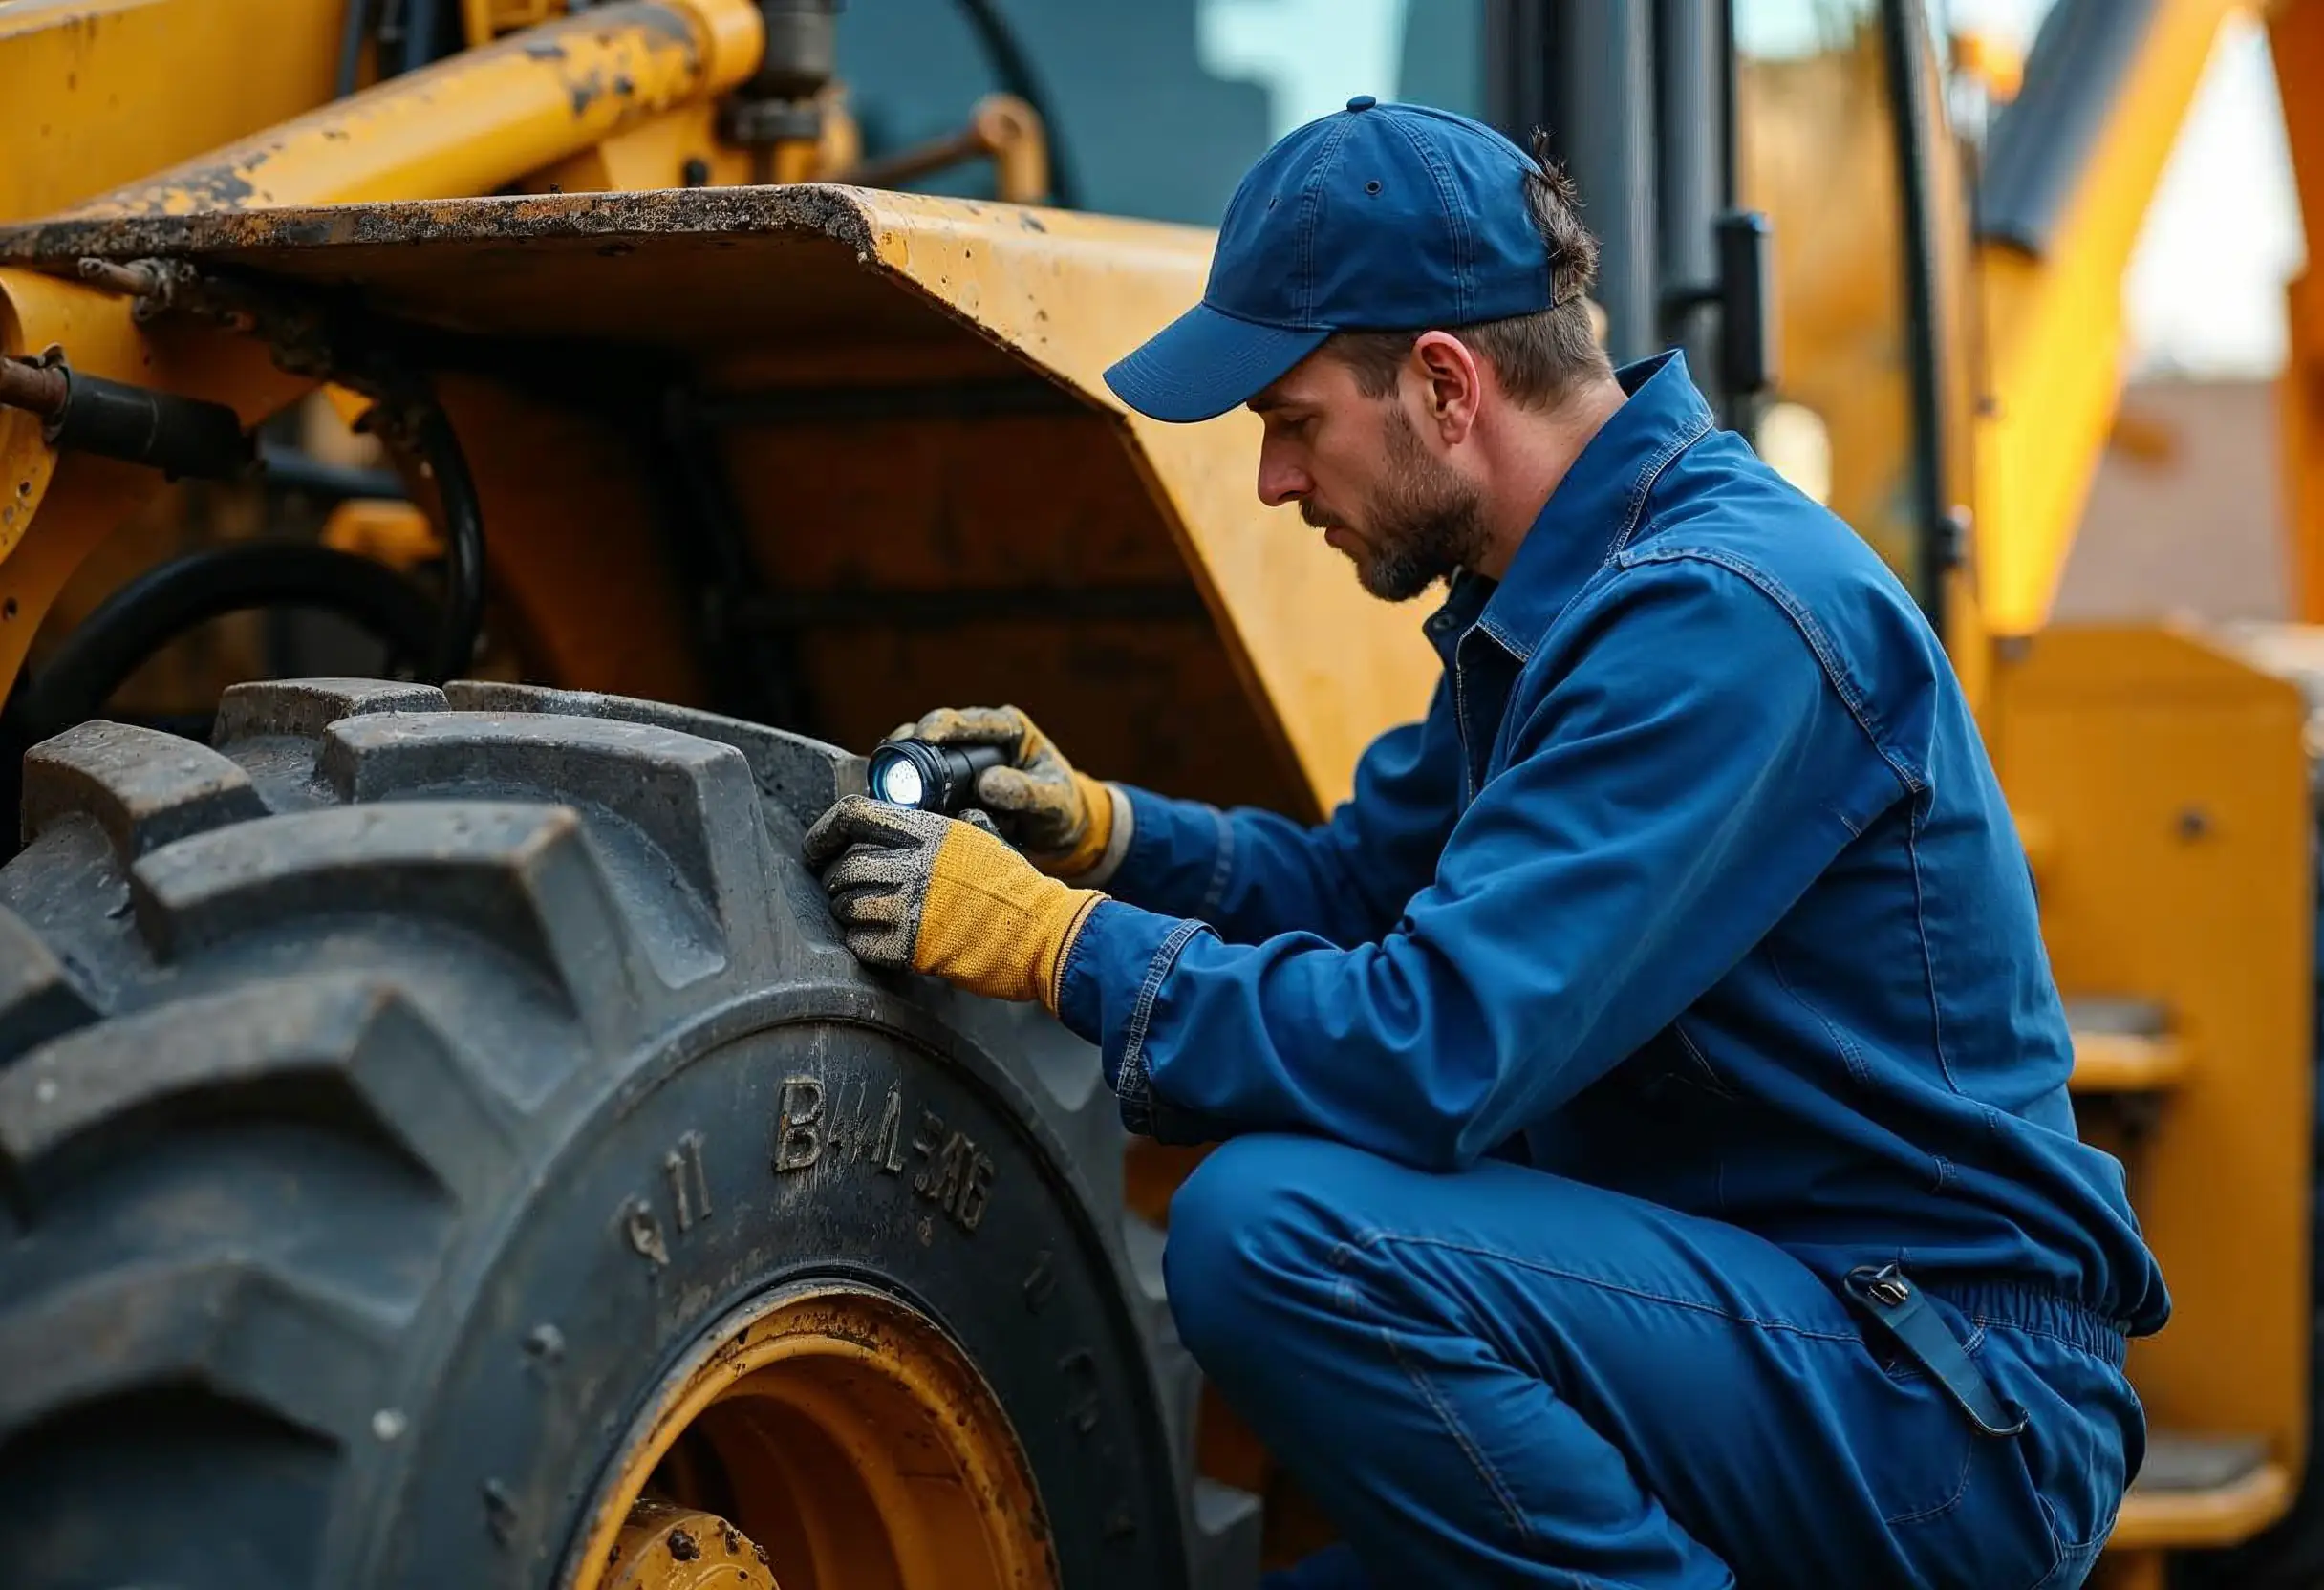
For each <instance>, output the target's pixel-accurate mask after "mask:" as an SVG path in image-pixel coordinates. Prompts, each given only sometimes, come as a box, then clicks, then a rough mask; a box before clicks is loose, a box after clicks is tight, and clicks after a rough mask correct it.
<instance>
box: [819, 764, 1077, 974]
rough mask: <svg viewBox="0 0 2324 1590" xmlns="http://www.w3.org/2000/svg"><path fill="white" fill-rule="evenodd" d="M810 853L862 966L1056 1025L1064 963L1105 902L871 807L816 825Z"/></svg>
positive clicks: (966, 839) (843, 804)
mask: <svg viewBox="0 0 2324 1590" xmlns="http://www.w3.org/2000/svg"><path fill="white" fill-rule="evenodd" d="M804 849H805V851H806V854H807V865H808V866H809V867H811V868H813V869H814V870H815V871H816V872H817V873H819V874H820V875H821V876H822V878H823V887H824V892H826V893H827V894H828V895H829V896H830V901H831V914H832V915H833V916H835V917H837V918H838V919H839V925H840V927H841V929H842V930H843V932H844V933H845V935H846V938H847V944H848V948H849V950H850V951H851V952H853V954H854V956H855V958H856V959H858V960H860V961H862V962H864V963H865V964H866V965H867V966H879V967H886V968H890V969H896V968H904V967H909V968H910V969H911V970H913V971H915V972H928V973H932V974H934V975H935V976H936V977H939V978H943V979H944V980H945V981H947V982H950V983H953V984H955V985H957V986H958V987H960V988H964V989H966V990H968V991H969V992H970V993H972V994H982V995H986V996H988V997H990V998H992V999H1039V1000H1040V1001H1041V1002H1042V1005H1043V1006H1044V1008H1045V1009H1046V1010H1047V1011H1048V1012H1049V1014H1050V1015H1052V1016H1054V1015H1056V1014H1057V1001H1058V993H1059V989H1058V984H1059V982H1060V981H1061V980H1062V979H1063V978H1064V976H1065V956H1066V953H1067V952H1068V951H1069V950H1071V949H1072V947H1073V939H1074V936H1075V935H1077V934H1079V933H1080V932H1081V929H1082V924H1083V923H1084V922H1085V921H1087V919H1088V916H1089V913H1090V912H1091V911H1092V910H1093V909H1095V908H1096V906H1097V903H1098V902H1099V901H1100V900H1102V899H1104V898H1105V896H1104V895H1103V894H1100V893H1099V892H1097V891H1096V890H1094V889H1072V888H1068V887H1067V886H1066V885H1065V884H1063V883H1060V882H1059V881H1058V880H1057V879H1055V878H1050V877H1044V876H1043V875H1042V874H1041V873H1040V872H1039V871H1037V870H1034V868H1033V866H1032V864H1031V863H1029V862H1028V861H1026V860H1025V858H1024V857H1023V856H1021V855H1019V854H1018V853H1017V852H1016V851H1015V850H1012V849H1009V848H1008V846H1007V845H1005V844H1003V843H1001V839H1000V838H999V836H998V835H996V834H993V833H990V832H988V831H986V830H985V829H983V828H980V827H977V826H976V825H974V824H971V823H964V822H961V821H959V820H958V819H957V818H952V817H945V816H941V815H939V814H938V813H936V812H933V811H920V810H916V809H915V808H913V807H911V806H890V805H888V804H887V803H886V802H884V801H874V800H872V799H871V797H869V796H866V795H848V796H843V797H842V798H841V799H840V800H839V802H838V803H837V804H836V805H834V806H832V807H831V808H830V810H828V811H827V812H825V813H824V814H823V815H822V816H821V817H819V818H817V819H816V820H815V826H814V827H811V828H809V829H808V830H807V841H806V844H805V846H804Z"/></svg>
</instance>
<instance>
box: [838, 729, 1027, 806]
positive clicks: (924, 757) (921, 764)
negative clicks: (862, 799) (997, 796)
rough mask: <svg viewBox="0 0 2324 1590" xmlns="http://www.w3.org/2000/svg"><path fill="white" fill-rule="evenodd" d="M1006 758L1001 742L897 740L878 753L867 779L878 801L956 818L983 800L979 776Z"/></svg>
mask: <svg viewBox="0 0 2324 1590" xmlns="http://www.w3.org/2000/svg"><path fill="white" fill-rule="evenodd" d="M1006 760H1007V758H1006V756H1005V755H1004V754H1003V753H1002V751H1001V747H1000V746H998V745H938V744H937V743H936V741H931V740H891V741H888V742H887V743H886V744H884V745H882V746H881V747H880V748H879V749H877V750H876V751H873V752H872V753H871V765H870V766H869V767H868V768H866V769H865V771H864V784H865V785H866V786H867V787H868V788H870V790H871V795H872V798H873V799H874V800H880V801H886V802H887V803H888V804H889V805H891V806H917V807H919V808H920V809H921V810H922V811H940V812H942V813H944V815H945V816H947V817H953V816H958V814H959V812H960V809H961V808H962V807H963V806H975V805H976V804H977V775H978V774H979V773H981V772H983V771H984V770H985V769H986V768H987V767H998V766H1000V765H1001V763H1003V762H1005V761H1006Z"/></svg>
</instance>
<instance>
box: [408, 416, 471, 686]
mask: <svg viewBox="0 0 2324 1590" xmlns="http://www.w3.org/2000/svg"><path fill="white" fill-rule="evenodd" d="M410 412H411V416H412V420H413V439H414V440H415V441H416V442H417V443H418V444H419V448H420V457H421V458H422V459H424V460H426V461H427V465H428V469H429V471H430V473H431V474H432V475H433V477H434V479H435V482H436V499H437V503H438V505H439V506H440V507H441V510H442V513H443V544H444V570H443V586H444V590H443V613H442V617H441V621H440V624H439V627H438V630H437V634H436V644H435V645H434V646H433V647H431V648H430V649H429V650H428V652H427V669H426V676H425V677H426V678H427V680H428V682H429V683H431V684H441V683H442V682H443V681H444V680H446V679H450V678H457V677H459V676H460V675H462V674H463V673H465V672H467V668H468V664H469V663H470V662H472V661H474V660H475V657H476V637H477V634H478V633H479V632H480V631H481V630H482V629H483V628H484V509H483V508H482V506H481V505H479V504H478V503H477V500H476V478H475V477H474V476H472V475H470V474H469V473H468V457H467V455H466V454H465V453H463V452H462V451H461V450H460V439H459V438H458V437H456V436H454V435H453V434H452V425H451V422H450V421H449V420H447V419H444V416H443V410H442V409H441V408H440V407H438V406H437V405H436V403H435V402H434V401H432V400H424V399H423V400H418V401H415V402H413V403H412V404H411V406H410Z"/></svg>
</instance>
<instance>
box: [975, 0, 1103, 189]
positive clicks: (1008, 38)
mask: <svg viewBox="0 0 2324 1590" xmlns="http://www.w3.org/2000/svg"><path fill="white" fill-rule="evenodd" d="M959 6H960V12H961V14H962V15H964V16H966V17H967V18H968V25H969V27H970V29H971V30H973V31H974V32H975V33H976V35H977V42H978V43H979V45H981V46H982V47H983V50H984V62H985V65H987V66H989V67H990V68H991V69H992V73H993V77H994V79H995V80H996V81H997V82H999V83H1000V85H1001V88H1002V89H1003V90H1005V91H1006V92H1008V93H1010V94H1014V95H1015V96H1017V97H1018V98H1020V99H1022V100H1023V101H1024V102H1025V103H1026V104H1028V105H1030V106H1032V107H1033V114H1034V115H1035V116H1038V117H1040V118H1041V125H1042V131H1043V133H1044V135H1045V136H1046V137H1047V139H1048V140H1049V198H1050V200H1051V201H1052V202H1053V203H1054V204H1056V205H1057V207H1058V208H1059V209H1061V210H1076V209H1079V208H1081V195H1080V191H1079V189H1078V188H1077V187H1076V186H1075V185H1074V182H1073V172H1072V170H1071V168H1070V167H1069V166H1068V165H1067V163H1066V161H1065V127H1064V126H1063V125H1062V124H1061V123H1060V122H1059V121H1058V119H1057V112H1056V110H1055V108H1054V107H1052V106H1051V105H1050V103H1049V97H1048V96H1047V95H1045V94H1044V93H1043V92H1042V91H1041V80H1040V79H1039V78H1037V77H1036V76H1034V75H1033V63H1032V62H1031V61H1030V60H1028V59H1027V58H1026V56H1025V53H1024V48H1023V46H1022V45H1020V44H1019V43H1018V42H1017V35H1016V33H1015V32H1013V31H1012V30H1011V29H1010V27H1009V25H1008V23H1007V22H1006V21H1005V20H1003V19H1002V17H1001V12H1000V11H998V10H997V9H996V8H995V7H994V5H993V0H959Z"/></svg>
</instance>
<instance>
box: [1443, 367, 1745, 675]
mask: <svg viewBox="0 0 2324 1590" xmlns="http://www.w3.org/2000/svg"><path fill="white" fill-rule="evenodd" d="M1614 378H1615V379H1616V380H1617V381H1619V382H1620V383H1621V384H1622V390H1623V391H1624V392H1625V393H1626V394H1628V400H1627V401H1626V402H1625V403H1624V404H1623V405H1622V406H1621V407H1620V408H1618V409H1616V410H1615V411H1614V412H1613V414H1612V415H1611V416H1610V417H1609V418H1608V419H1607V420H1606V422H1605V423H1604V424H1603V426H1601V427H1600V428H1599V431H1598V434H1597V435H1596V436H1594V437H1592V438H1590V440H1589V441H1588V442H1587V443H1586V444H1585V445H1584V446H1583V447H1582V453H1581V456H1580V457H1578V458H1577V459H1575V460H1574V462H1573V467H1572V468H1570V469H1568V470H1567V471H1566V472H1565V478H1564V479H1563V480H1561V481H1560V482H1559V483H1558V487H1557V489H1556V490H1555V491H1553V492H1551V493H1550V495H1549V501H1548V502H1547V503H1545V504H1543V505H1542V506H1541V512H1540V516H1539V518H1537V519H1535V520H1534V522H1533V528H1532V529H1530V530H1528V531H1527V532H1526V533H1525V539H1524V540H1523V541H1521V542H1519V543H1518V544H1517V555H1516V556H1515V557H1514V558H1512V559H1511V560H1510V564H1509V572H1508V573H1507V574H1506V575H1504V576H1503V577H1502V578H1501V580H1500V581H1499V583H1498V584H1497V585H1496V583H1495V582H1494V581H1492V580H1489V579H1486V578H1485V577H1484V576H1482V575H1479V574H1471V573H1467V572H1465V571H1464V572H1462V573H1460V574H1457V575H1455V576H1454V577H1453V586H1452V591H1451V593H1450V594H1449V595H1448V596H1447V597H1446V599H1445V604H1444V606H1443V607H1442V608H1441V609H1439V610H1438V611H1437V612H1436V614H1435V616H1434V617H1432V618H1431V619H1430V620H1429V623H1428V634H1429V638H1430V640H1431V642H1432V643H1434V644H1435V646H1436V648H1437V650H1438V652H1439V653H1440V654H1441V655H1444V656H1445V658H1446V660H1447V661H1448V662H1450V660H1451V657H1452V652H1453V646H1454V645H1455V644H1457V642H1458V641H1459V639H1460V637H1461V635H1463V634H1466V633H1467V632H1468V631H1469V630H1470V628H1471V627H1473V626H1474V627H1475V628H1478V629H1482V630H1483V631H1484V632H1485V633H1486V634H1489V635H1491V636H1492V637H1493V638H1494V639H1495V640H1496V642H1498V643H1499V645H1500V646H1501V648H1502V650H1504V651H1506V652H1508V653H1509V655H1512V656H1514V657H1516V658H1517V660H1518V661H1519V662H1522V661H1524V660H1525V659H1526V658H1527V657H1530V656H1531V655H1533V651H1534V648H1535V647H1536V646H1538V645H1539V644H1540V641H1541V637H1542V635H1544V634H1547V633H1548V631H1549V627H1550V625H1551V624H1552V623H1554V622H1555V621H1556V620H1557V616H1558V614H1559V613H1560V612H1564V611H1565V605H1566V603H1568V602H1570V601H1572V600H1573V597H1574V593H1575V592H1576V591H1580V590H1581V589H1582V585H1583V584H1584V582H1586V581H1587V580H1588V579H1589V577H1590V576H1591V575H1592V574H1594V573H1596V572H1597V571H1598V570H1599V569H1601V568H1603V567H1604V564H1605V561H1606V559H1607V558H1609V557H1611V556H1612V555H1613V554H1614V553H1616V552H1618V551H1620V550H1621V549H1622V548H1623V546H1624V544H1625V543H1626V542H1627V541H1628V540H1629V539H1630V537H1631V536H1632V535H1633V534H1634V533H1635V532H1636V531H1637V529H1638V522H1639V518H1640V516H1641V515H1642V514H1644V513H1645V511H1646V494H1647V493H1648V492H1649V491H1651V490H1652V489H1653V486H1654V481H1655V478H1656V477H1657V476H1659V475H1660V474H1661V473H1662V472H1663V469H1664V468H1665V467H1666V466H1667V465H1668V463H1669V462H1670V461H1671V460H1672V459H1674V458H1676V457H1678V455H1679V454H1681V453H1683V452H1685V451H1686V450H1687V449H1688V448H1689V446H1691V445H1693V444H1694V442H1695V441H1697V440H1700V439H1701V438H1702V436H1703V434H1704V433H1705V432H1707V431H1708V430H1710V429H1711V408H1710V405H1709V404H1707V403H1705V402H1704V401H1703V397H1702V394H1701V393H1699V392H1697V391H1696V390H1695V386H1694V380H1693V377H1691V376H1689V375H1688V373H1687V358H1686V355H1684V354H1681V353H1679V352H1678V351H1677V350H1675V349H1673V350H1671V351H1670V352H1668V353H1666V354H1659V355H1655V356H1654V357H1653V358H1650V359H1644V360H1641V361H1640V362H1638V363H1636V364H1630V365H1625V366H1624V367H1623V368H1622V369H1620V370H1618V371H1616V372H1615V373H1614Z"/></svg>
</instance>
